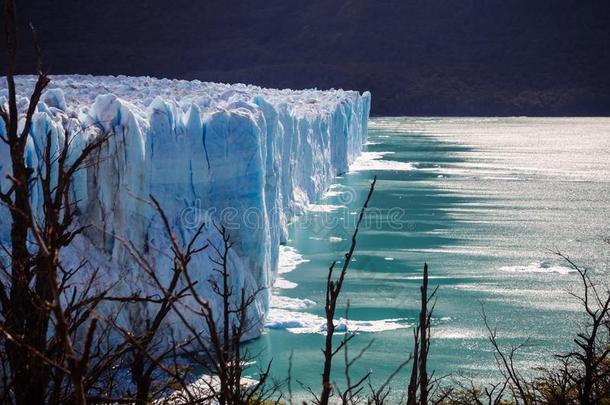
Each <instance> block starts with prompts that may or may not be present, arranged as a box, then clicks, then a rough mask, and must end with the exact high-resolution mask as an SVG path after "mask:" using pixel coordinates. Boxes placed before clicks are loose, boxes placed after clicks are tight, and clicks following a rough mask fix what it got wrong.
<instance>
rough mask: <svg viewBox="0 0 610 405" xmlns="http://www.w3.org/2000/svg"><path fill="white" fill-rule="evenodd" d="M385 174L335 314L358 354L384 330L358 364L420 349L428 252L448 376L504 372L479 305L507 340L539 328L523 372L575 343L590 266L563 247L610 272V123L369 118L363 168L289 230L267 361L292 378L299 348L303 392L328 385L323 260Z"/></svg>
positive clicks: (377, 364) (437, 353) (337, 247)
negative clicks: (584, 274)
mask: <svg viewBox="0 0 610 405" xmlns="http://www.w3.org/2000/svg"><path fill="white" fill-rule="evenodd" d="M373 176H377V187H376V190H375V193H374V195H373V198H372V200H371V204H370V205H371V209H370V211H369V212H368V213H367V217H366V218H367V221H366V223H365V224H364V226H363V228H362V229H361V233H360V235H359V237H358V245H357V249H356V254H355V261H354V262H353V264H352V266H351V268H350V270H349V273H348V276H347V279H346V284H345V286H344V291H343V293H342V304H341V308H340V309H339V310H338V317H345V314H344V311H345V307H346V302H347V300H349V304H350V310H349V320H348V321H345V320H338V321H339V322H340V323H341V324H342V325H344V326H345V327H346V328H347V329H349V330H358V331H359V332H358V336H357V337H356V338H355V339H354V340H353V341H352V342H353V343H352V344H351V346H350V352H351V353H352V354H356V353H357V352H358V350H360V349H361V348H363V347H364V346H366V345H367V344H368V343H369V342H370V341H371V339H373V340H374V342H373V343H372V345H371V347H370V349H369V350H368V352H367V353H366V354H365V355H364V356H363V358H362V359H361V360H360V361H359V363H358V365H357V367H355V369H354V371H353V374H354V376H357V375H360V374H362V373H364V372H366V371H367V370H369V369H370V370H372V371H373V378H374V380H375V381H376V382H380V381H383V380H384V379H385V377H386V376H387V375H388V374H389V373H390V372H392V370H393V369H394V368H395V367H396V366H397V365H398V364H399V363H400V362H401V361H402V360H403V359H404V358H406V356H408V354H409V353H410V351H411V349H412V345H413V343H412V332H413V330H412V325H413V324H414V323H415V322H416V320H417V314H418V309H419V308H418V299H419V296H418V294H419V284H420V282H421V271H422V267H423V264H424V262H427V263H428V264H429V266H430V283H431V285H432V286H436V285H438V286H439V290H438V303H437V306H436V310H435V313H434V320H433V327H432V345H431V349H430V350H431V353H430V362H429V366H430V370H435V375H436V376H445V375H448V376H450V377H449V378H471V379H474V380H476V381H477V382H480V383H484V382H488V381H494V380H496V379H497V378H498V376H499V374H498V371H497V369H496V363H495V360H494V357H493V351H492V350H491V347H490V344H489V342H488V340H487V336H486V332H485V329H484V325H483V321H482V318H481V311H482V308H483V307H484V309H485V312H486V313H487V316H488V319H489V321H490V323H491V324H492V326H496V327H497V330H498V337H499V340H500V342H501V344H503V345H505V346H506V347H508V346H509V345H511V344H518V343H520V342H523V341H525V340H528V339H529V344H528V345H527V346H526V347H525V348H524V349H523V351H522V352H521V354H520V355H518V356H517V363H518V365H519V366H520V367H522V368H523V370H528V369H532V368H534V367H536V366H540V365H551V364H552V362H553V358H552V355H553V354H554V353H557V352H559V351H562V350H565V349H567V348H569V347H570V346H571V342H572V338H571V337H572V336H573V335H574V333H575V332H576V331H577V330H578V327H579V325H581V322H582V317H581V314H580V312H579V311H580V307H579V304H578V301H577V300H576V299H575V298H573V297H572V296H570V294H569V292H570V291H573V292H578V291H579V286H580V284H579V278H578V274H577V273H575V272H574V271H573V270H572V269H570V267H569V266H568V265H567V264H566V263H565V262H564V261H563V260H562V259H561V258H559V257H558V256H557V255H556V254H555V253H554V252H555V251H561V252H563V253H565V254H569V255H570V257H571V258H572V259H573V260H575V261H576V262H578V263H579V264H582V265H583V266H584V267H586V268H588V269H590V270H591V272H592V274H593V275H594V277H597V278H599V279H605V280H608V274H609V268H610V246H608V245H607V244H604V241H603V239H604V238H605V237H608V236H610V223H609V220H610V119H609V118H372V119H371V122H370V126H369V138H368V143H367V145H366V147H365V148H364V152H363V155H362V157H361V158H359V159H358V160H357V161H356V162H355V163H354V165H353V170H352V171H350V173H347V174H345V175H344V176H341V177H339V178H337V180H336V184H335V185H333V186H332V187H331V189H330V191H329V193H327V195H326V197H325V198H324V199H323V200H321V201H319V202H317V203H316V204H314V205H312V207H310V208H311V209H310V210H309V211H308V212H307V213H306V214H305V215H303V216H302V217H299V218H298V219H296V220H295V221H294V223H293V224H292V225H291V227H290V241H289V243H288V245H287V246H285V247H282V263H281V264H282V266H281V269H280V271H281V272H282V273H283V274H281V278H280V280H279V281H278V283H277V284H276V288H274V292H273V293H274V298H273V299H272V309H271V311H270V314H269V320H268V325H267V326H268V328H267V331H266V333H265V334H264V336H263V337H262V338H260V339H258V340H256V341H255V342H252V343H250V344H249V345H248V347H249V348H250V350H251V351H253V352H260V353H261V355H260V361H259V364H263V363H264V362H265V361H266V360H269V359H271V358H272V359H273V367H272V369H273V373H274V375H275V376H276V377H278V378H284V377H285V376H286V373H287V370H288V358H289V356H290V353H291V352H292V351H294V355H293V361H292V375H293V377H294V379H295V381H293V384H292V388H293V391H295V392H296V393H301V394H302V393H303V392H304V391H305V387H306V386H311V387H313V388H314V389H315V390H316V391H317V390H318V387H319V386H320V374H321V372H322V363H323V358H322V353H321V351H320V349H321V347H322V345H323V334H322V333H323V332H322V329H321V326H322V325H323V323H324V321H323V319H322V318H321V316H322V315H323V311H324V309H323V302H324V288H325V278H326V274H327V269H328V266H329V264H330V262H331V261H332V260H334V259H337V260H341V259H342V256H343V254H344V253H345V252H346V250H347V249H348V247H349V238H350V236H351V232H352V230H353V228H354V224H355V216H356V214H357V212H358V209H359V207H360V206H361V205H362V203H363V201H364V199H365V196H366V192H367V191H368V187H369V183H370V181H371V179H372V178H373ZM338 339H340V336H339V338H338ZM342 361H343V357H342V356H337V358H336V362H337V363H336V364H337V365H338V366H340V365H341V363H342ZM340 371H341V369H340V368H339V367H337V368H336V371H335V377H336V379H337V381H338V382H339V383H340V382H341V380H342V373H340ZM408 372H409V368H408V367H407V369H406V370H404V371H403V373H402V374H400V375H399V376H398V377H397V379H396V380H395V381H394V395H396V396H399V395H401V392H404V390H405V388H406V386H407V384H408V382H407V380H406V375H407V373H408ZM296 380H298V381H299V382H297V381H296ZM448 381H450V380H448Z"/></svg>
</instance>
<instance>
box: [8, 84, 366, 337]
mask: <svg viewBox="0 0 610 405" xmlns="http://www.w3.org/2000/svg"><path fill="white" fill-rule="evenodd" d="M35 79H36V78H35V77H34V76H19V77H17V80H16V81H17V93H18V94H19V95H21V96H22V97H21V98H20V99H19V108H20V110H25V108H27V103H28V100H27V99H26V98H23V96H25V95H29V94H30V93H31V90H32V88H33V86H34V83H35ZM51 79H52V80H51V84H50V87H49V89H48V90H47V91H46V92H45V93H44V95H43V97H42V99H41V102H40V103H39V105H38V106H37V112H36V114H35V117H34V120H33V124H32V127H31V129H30V135H31V137H30V142H29V143H28V146H27V151H26V159H27V162H28V164H29V165H30V166H31V167H33V168H36V167H37V165H38V162H40V160H41V153H42V152H41V150H42V149H41V145H42V144H43V142H44V141H45V139H46V137H47V134H50V135H51V138H52V139H54V140H55V142H56V143H57V140H61V139H62V138H63V133H64V131H69V132H71V133H78V136H76V137H75V138H74V139H75V140H74V143H73V145H71V148H72V149H73V150H79V148H82V147H83V145H84V144H85V143H86V141H87V140H88V139H91V137H95V136H99V135H100V134H101V133H111V134H112V136H111V137H110V139H109V141H108V142H107V143H105V144H104V145H103V148H102V150H101V151H100V157H99V159H98V161H97V164H95V165H92V166H89V167H87V168H86V169H84V170H82V171H81V172H79V173H78V175H77V177H76V179H75V182H74V184H73V190H72V192H73V195H74V199H75V201H78V208H79V218H78V220H79V222H80V223H82V224H93V225H94V227H92V228H90V229H89V230H88V231H87V232H86V233H85V234H84V235H83V237H81V238H79V240H78V241H76V242H75V243H74V246H71V247H70V248H69V249H68V250H67V251H66V252H65V253H64V257H63V260H65V261H67V262H70V261H76V260H79V259H80V258H82V257H86V258H87V259H88V260H89V261H90V262H91V263H92V265H93V266H97V267H101V268H105V269H108V271H106V272H105V274H107V277H108V278H109V280H111V281H112V282H114V283H116V284H117V285H118V287H117V288H122V289H125V290H126V291H145V290H146V289H147V288H148V287H147V286H146V285H145V283H143V282H142V280H141V279H140V278H139V276H138V274H139V273H138V272H137V271H134V266H135V264H134V263H133V260H132V259H131V257H130V255H129V254H128V252H127V251H126V249H125V247H124V244H122V243H120V242H119V240H121V241H125V240H128V241H130V242H132V243H133V244H134V246H137V247H139V248H140V247H141V248H143V249H146V251H147V252H148V255H149V256H150V257H151V260H152V261H153V262H154V263H155V264H156V265H157V266H158V267H159V268H163V267H164V266H170V265H171V260H170V258H169V256H168V252H169V248H168V243H167V235H165V234H164V231H163V228H162V226H161V222H160V218H159V216H158V215H157V213H156V212H155V211H154V210H153V209H152V207H151V206H150V205H149V204H148V203H147V201H146V199H147V198H148V196H149V195H153V196H154V197H155V198H156V199H157V200H159V202H160V204H161V206H162V207H163V209H164V210H165V212H166V214H167V215H168V217H169V218H170V220H171V223H172V226H173V228H174V230H175V232H176V233H177V234H178V235H179V236H180V237H181V238H183V240H187V238H188V237H189V235H192V234H193V233H194V231H195V230H196V228H197V227H198V226H199V225H200V224H201V222H202V221H205V222H206V224H210V225H206V231H205V235H204V237H205V238H206V239H208V240H209V241H210V243H214V244H216V243H218V242H219V241H220V239H219V235H218V232H217V231H216V230H215V228H214V227H213V226H211V224H224V225H225V226H226V227H227V229H228V230H229V232H230V235H231V239H232V240H233V241H234V242H235V246H234V248H233V249H232V251H231V255H230V258H229V264H230V268H231V277H232V283H233V285H234V286H235V287H236V288H240V289H241V288H245V289H246V290H248V291H255V290H257V289H259V288H264V289H265V292H264V293H262V294H259V295H258V296H257V297H258V299H257V303H256V309H255V311H254V313H253V315H252V316H253V317H255V318H256V319H257V320H259V321H261V322H260V325H263V323H262V320H264V317H265V314H266V313H267V311H268V309H269V300H270V292H269V291H270V287H271V286H272V285H273V283H274V281H275V280H276V278H277V277H278V254H279V249H280V245H282V244H284V243H285V242H286V241H287V237H288V232H287V226H288V224H289V222H290V221H291V219H292V218H294V217H295V216H296V215H299V214H301V213H302V212H303V211H304V210H305V209H306V207H307V206H308V204H310V203H311V202H313V201H316V200H317V199H319V198H320V197H321V196H322V194H323V193H324V192H325V191H326V190H327V189H328V187H329V186H330V185H331V182H332V180H333V178H334V177H335V176H337V175H339V174H342V173H344V172H346V171H347V170H348V169H349V165H350V164H351V163H352V162H353V161H354V159H355V158H356V157H357V156H358V155H359V154H360V153H361V149H362V146H363V144H364V142H365V141H366V133H367V122H368V117H369V111H370V102H371V95H370V93H369V92H364V93H362V94H360V93H358V92H356V91H344V90H334V89H332V90H326V91H321V90H316V89H310V90H298V91H295V90H274V89H265V88H261V87H257V86H252V85H245V84H234V85H229V84H219V83H207V82H200V81H185V80H170V79H155V78H150V77H126V76H117V77H114V76H84V75H58V76H52V78H51ZM6 96H7V90H6V84H5V83H4V81H3V83H2V85H0V102H2V103H5V102H6ZM0 131H1V132H4V131H5V129H4V128H3V127H0ZM8 173H10V159H9V156H8V150H7V148H6V145H2V146H0V187H1V188H2V190H6V189H7V186H8V184H9V183H8V180H7V178H6V175H7V174H8ZM38 195H39V192H38V191H37V190H36V189H34V190H32V200H33V204H34V206H40V203H39V201H38ZM8 218H9V215H8V213H7V212H6V208H0V238H2V239H4V240H6V239H7V238H8V235H9V227H10V223H9V222H8V221H9V219H8ZM167 268H169V267H167ZM191 269H194V271H196V274H197V278H198V279H199V280H201V281H206V280H207V279H208V278H209V277H210V273H211V271H212V270H211V269H212V263H211V262H210V257H209V256H208V255H206V254H200V255H198V256H197V257H195V258H194V259H193V262H192V263H191ZM192 271H193V270H192ZM168 272H169V270H168ZM168 276H169V275H168ZM198 288H199V289H200V290H201V293H202V295H204V296H206V297H210V296H213V294H211V292H210V291H206V288H207V289H208V290H209V285H208V283H206V282H201V283H199V284H198ZM258 332H260V330H259V331H258Z"/></svg>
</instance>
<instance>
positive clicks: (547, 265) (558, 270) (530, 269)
mask: <svg viewBox="0 0 610 405" xmlns="http://www.w3.org/2000/svg"><path fill="white" fill-rule="evenodd" d="M500 270H501V271H506V272H509V273H543V274H545V273H546V274H553V273H554V274H560V275H567V274H570V273H575V272H576V270H575V269H573V268H570V267H566V266H561V265H557V264H553V263H551V262H549V261H540V262H533V263H530V264H528V265H525V266H504V267H500Z"/></svg>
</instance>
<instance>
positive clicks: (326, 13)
mask: <svg viewBox="0 0 610 405" xmlns="http://www.w3.org/2000/svg"><path fill="white" fill-rule="evenodd" d="M609 3H610V2H608V1H583V0H570V1H568V0H546V1H545V0H530V1H525V0H524V1H516V0H301V1H293V0H261V1H252V0H242V1H236V0H200V1H195V0H189V1H187V0H173V1H171V2H162V1H159V0H148V1H135V0H133V1H125V0H123V1H118V0H108V1H82V0H80V1H76V0H57V1H43V0H35V1H32V0H22V1H20V2H19V4H18V7H19V13H20V14H19V18H20V20H21V22H22V24H23V28H22V40H21V49H22V51H23V52H22V57H21V59H20V62H19V66H20V71H21V72H24V73H26V72H31V71H32V67H33V62H32V60H31V59H30V57H31V51H30V50H31V48H30V46H29V45H30V40H29V35H28V32H27V29H26V28H25V27H26V23H27V22H28V21H32V22H33V23H34V24H35V26H36V27H37V29H38V31H39V36H40V38H41V43H42V46H43V49H44V52H45V55H46V60H47V65H48V66H49V67H50V69H51V72H54V73H92V74H127V75H152V76H160V77H177V78H187V79H193V78H197V79H201V80H208V81H226V82H248V83H255V84H259V85H263V86H272V87H293V88H302V87H320V88H328V87H344V88H353V89H360V90H365V89H369V90H371V91H372V92H373V100H374V101H373V113H375V114H391V115H431V114H434V115H608V114H610V78H609V72H610V50H609V45H610V4H609ZM28 52H29V54H28Z"/></svg>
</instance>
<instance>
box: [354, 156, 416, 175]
mask: <svg viewBox="0 0 610 405" xmlns="http://www.w3.org/2000/svg"><path fill="white" fill-rule="evenodd" d="M389 154H392V152H362V154H361V155H360V156H359V157H358V158H357V159H356V160H355V161H354V163H353V164H352V165H351V166H350V172H351V173H353V172H360V171H365V170H378V171H408V170H413V169H415V165H414V164H413V163H410V162H399V161H396V160H386V159H384V156H386V155H389Z"/></svg>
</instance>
